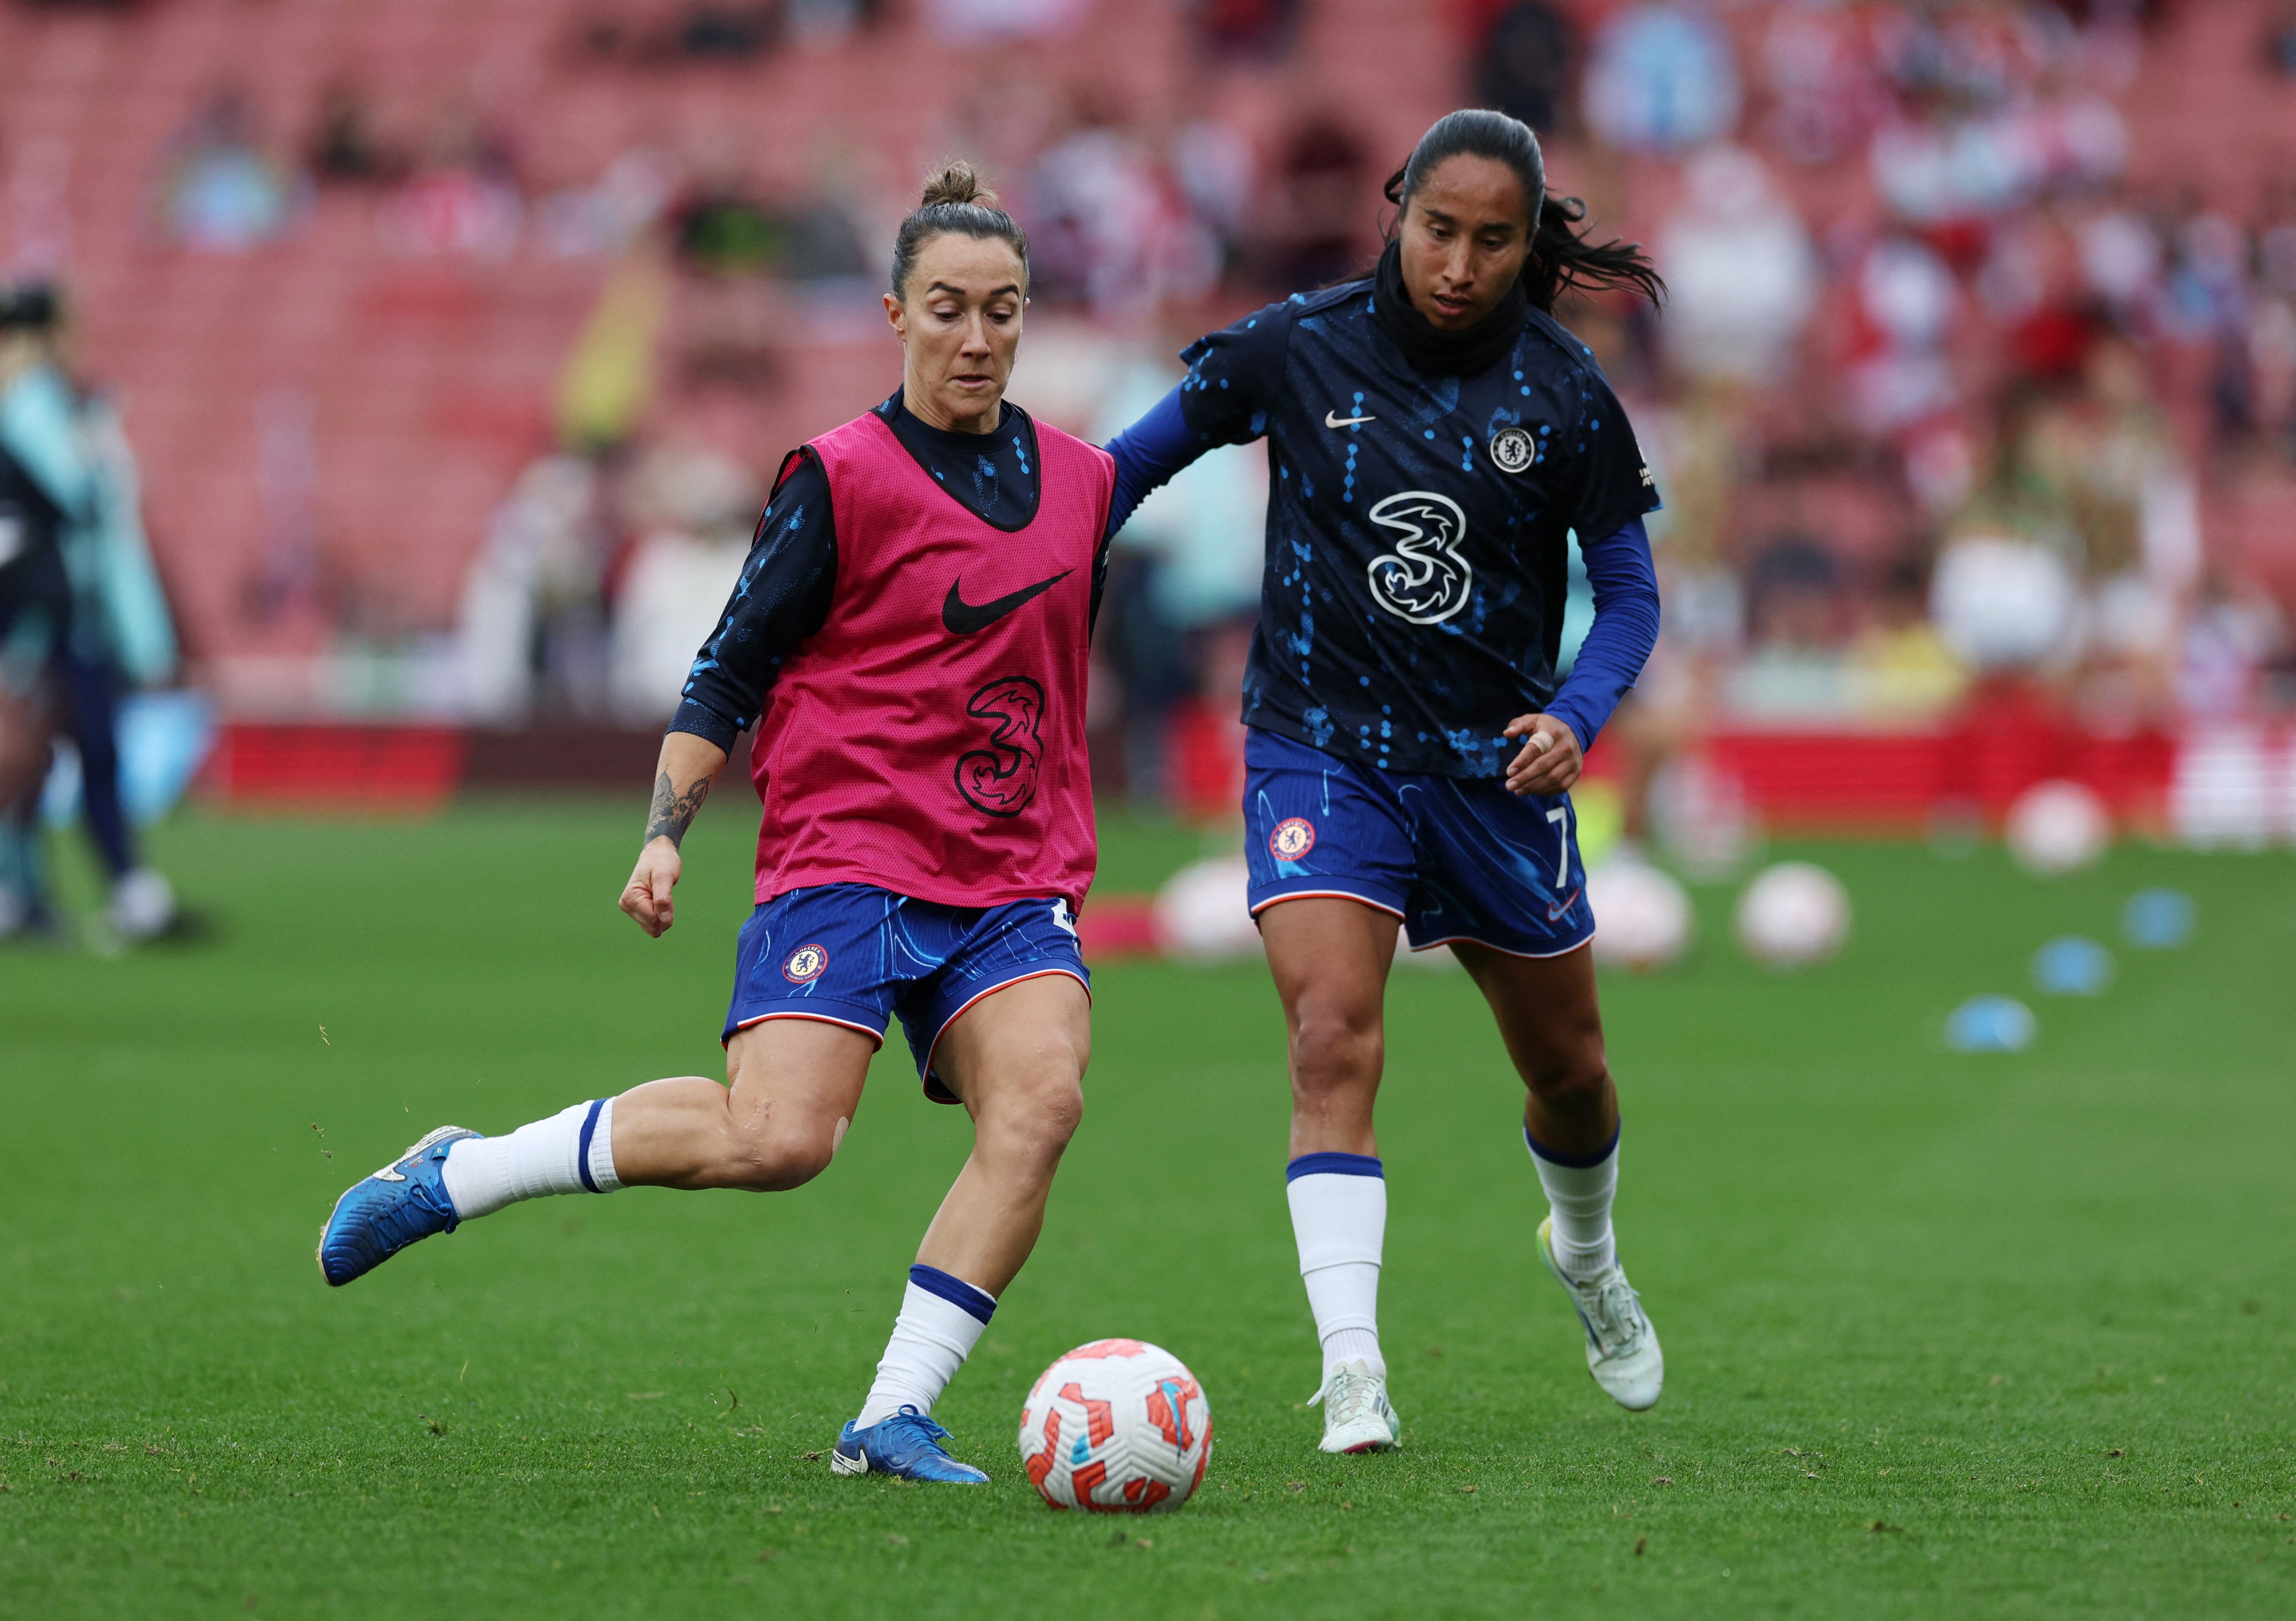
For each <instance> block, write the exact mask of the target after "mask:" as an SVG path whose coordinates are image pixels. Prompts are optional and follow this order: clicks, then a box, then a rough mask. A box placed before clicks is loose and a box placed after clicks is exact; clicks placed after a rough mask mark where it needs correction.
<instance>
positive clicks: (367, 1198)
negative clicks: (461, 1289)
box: [319, 1126, 478, 1289]
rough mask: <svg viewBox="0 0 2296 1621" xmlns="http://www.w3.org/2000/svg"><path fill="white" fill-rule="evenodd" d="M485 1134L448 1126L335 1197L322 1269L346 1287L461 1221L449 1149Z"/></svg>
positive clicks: (322, 1233) (323, 1232)
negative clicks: (450, 1185)
mask: <svg viewBox="0 0 2296 1621" xmlns="http://www.w3.org/2000/svg"><path fill="white" fill-rule="evenodd" d="M477 1135H478V1133H476V1132H474V1131H466V1130H464V1129H463V1127H461V1126H440V1127H439V1129H438V1130H437V1131H434V1132H432V1133H431V1134H430V1135H429V1136H427V1137H425V1138H423V1139H422V1142H418V1143H416V1144H415V1145H414V1147H413V1148H411V1149H408V1150H406V1152H405V1153H403V1154H401V1155H400V1156H399V1157H398V1158H396V1159H394V1160H392V1161H391V1162H390V1163H389V1165H387V1166H385V1167H382V1169H381V1170H379V1171H377V1172H376V1173H375V1174H374V1175H372V1176H370V1177H368V1178H367V1179H366V1180H365V1181H364V1182H357V1183H352V1184H351V1188H350V1191H348V1193H345V1194H344V1195H343V1196H342V1197H341V1198H340V1199H337V1200H335V1209H334V1214H333V1215H332V1216H328V1217H327V1224H326V1225H325V1226H324V1227H322V1228H320V1229H319V1270H320V1271H321V1272H322V1273H324V1274H325V1275H326V1280H327V1281H328V1282H330V1283H332V1284H333V1285H335V1286H336V1287H337V1288H339V1289H340V1287H341V1286H342V1285H344V1284H346V1283H348V1282H349V1281H351V1280H352V1279H353V1278H357V1277H364V1276H365V1274H366V1273H370V1272H373V1270H374V1269H375V1268H376V1267H378V1266H380V1265H382V1264H383V1263H384V1262H385V1261H388V1260H389V1259H390V1257H393V1256H395V1255H397V1254H398V1252H399V1251H400V1250H402V1249H404V1248H406V1247H407V1246H408V1245H409V1244H412V1243H414V1241H415V1240H417V1239H427V1238H429V1237H430V1235H431V1234H432V1233H434V1232H453V1231H454V1230H455V1228H456V1227H457V1226H459V1225H461V1224H462V1223H461V1218H460V1217H458V1216H456V1215H455V1206H454V1201H453V1200H451V1199H448V1198H447V1183H446V1175H445V1174H446V1169H447V1149H448V1148H449V1147H450V1146H452V1145H453V1144H455V1143H457V1142H461V1141H462V1140H463V1138H465V1137H475V1136H477Z"/></svg>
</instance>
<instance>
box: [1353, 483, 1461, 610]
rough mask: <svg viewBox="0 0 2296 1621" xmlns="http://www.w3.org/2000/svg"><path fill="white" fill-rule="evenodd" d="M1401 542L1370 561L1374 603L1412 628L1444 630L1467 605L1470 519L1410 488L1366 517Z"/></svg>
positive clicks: (1442, 498)
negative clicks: (1466, 546) (1466, 554)
mask: <svg viewBox="0 0 2296 1621" xmlns="http://www.w3.org/2000/svg"><path fill="white" fill-rule="evenodd" d="M1365 515H1366V516H1367V517H1369V518H1370V520H1372V521H1373V522H1374V523H1375V524H1378V525H1379V526H1380V527H1381V528H1386V529H1393V530H1395V531H1396V533H1397V534H1398V536H1399V537H1400V538H1398V540H1397V541H1396V543H1395V550H1394V551H1392V552H1382V553H1380V555H1378V556H1377V557H1374V558H1373V559H1372V560H1371V594H1372V600H1373V601H1374V602H1377V603H1378V604H1379V605H1380V606H1381V607H1382V608H1384V609H1386V610H1387V611H1388V612H1390V613H1391V614H1393V615H1395V617H1396V618H1399V619H1408V620H1410V621H1411V622H1412V623H1413V624H1414V625H1440V624H1441V623H1442V622H1443V621H1444V620H1446V619H1447V618H1450V617H1451V616H1452V615H1453V614H1455V613H1456V612H1458V611H1459V610H1461V609H1462V608H1464V607H1465V606H1466V605H1467V595H1468V593H1469V592H1471V591H1472V589H1473V588H1474V584H1475V571H1474V570H1473V569H1471V568H1469V567H1468V566H1467V560H1466V559H1465V558H1464V557H1462V556H1460V555H1459V548H1460V547H1461V546H1462V545H1464V544H1466V539H1467V515H1466V513H1464V512H1461V511H1460V510H1459V503H1457V502H1456V501H1454V500H1452V499H1451V498H1450V497H1449V496H1448V495H1437V494H1435V492H1434V491H1432V490H1423V489H1407V490H1405V491H1403V492H1402V493H1400V494H1399V495H1390V496H1389V497H1388V498H1387V499H1386V500H1384V501H1382V502H1381V503H1379V504H1378V505H1377V506H1374V508H1372V509H1371V511H1370V512H1368V513H1367V514H1365Z"/></svg>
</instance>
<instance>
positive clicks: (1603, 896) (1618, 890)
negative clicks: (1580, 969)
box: [1587, 857, 1690, 968]
mask: <svg viewBox="0 0 2296 1621" xmlns="http://www.w3.org/2000/svg"><path fill="white" fill-rule="evenodd" d="M1587 910H1588V911H1590V912H1592V913H1594V914H1595V962H1617V963H1621V964H1623V965H1625V966H1626V967H1628V968H1663V967H1665V966H1666V964H1668V963H1669V962H1673V961H1674V960H1675V959H1676V958H1677V957H1678V956H1680V955H1681V954H1682V948H1683V947H1684V946H1687V945H1688V944H1689V943H1690V896H1688V895H1686V894H1685V893H1684V892H1683V888H1682V886H1681V885H1680V884H1678V883H1677V882H1675V881H1674V880H1673V879H1672V878H1670V877H1669V876H1668V875H1667V874H1666V873H1664V872H1660V871H1659V870H1658V869H1657V868H1656V867H1653V866H1650V865H1648V864H1645V863H1643V862H1639V861H1635V860H1631V859H1628V858H1625V857H1613V858H1612V859H1611V860H1610V861H1606V862H1604V863H1603V864H1602V865H1601V866H1599V867H1597V868H1595V870H1594V871H1593V872H1589V873H1588V874H1587Z"/></svg>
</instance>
